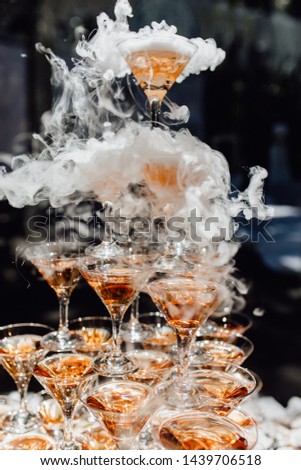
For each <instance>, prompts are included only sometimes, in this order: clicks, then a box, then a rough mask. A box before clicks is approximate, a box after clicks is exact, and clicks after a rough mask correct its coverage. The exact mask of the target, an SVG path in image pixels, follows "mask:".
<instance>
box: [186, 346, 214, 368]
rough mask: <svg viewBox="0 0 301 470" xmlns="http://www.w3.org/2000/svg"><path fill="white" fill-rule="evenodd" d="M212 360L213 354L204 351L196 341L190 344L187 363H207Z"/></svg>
mask: <svg viewBox="0 0 301 470" xmlns="http://www.w3.org/2000/svg"><path fill="white" fill-rule="evenodd" d="M213 360H214V356H213V355H212V354H208V353H206V352H205V351H204V349H203V348H202V347H201V345H200V344H198V342H195V343H193V344H192V345H191V347H190V350H189V363H190V364H193V365H200V366H201V365H203V364H209V362H212V361H213Z"/></svg>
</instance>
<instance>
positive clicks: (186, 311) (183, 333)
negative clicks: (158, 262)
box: [148, 274, 218, 407]
mask: <svg viewBox="0 0 301 470" xmlns="http://www.w3.org/2000/svg"><path fill="white" fill-rule="evenodd" d="M148 290H149V293H150V295H151V297H152V299H153V301H154V303H155V304H156V305H157V307H158V308H159V310H160V311H161V312H162V313H163V314H164V315H165V317H166V320H167V322H168V323H169V325H170V326H171V327H172V328H173V329H174V330H175V333H176V336H177V345H178V375H177V377H176V378H175V380H173V381H171V383H170V384H169V385H168V386H167V387H166V388H165V391H164V394H165V395H166V399H167V401H168V400H169V399H172V400H176V399H178V401H179V403H181V404H182V405H181V406H184V407H185V406H188V407H189V406H192V405H195V404H196V401H197V400H198V395H199V394H198V390H197V387H195V386H194V385H193V383H192V381H191V379H190V378H189V375H188V352H189V346H190V344H191V341H192V339H193V337H194V336H195V334H196V332H197V330H198V328H199V327H200V326H201V325H202V324H203V323H204V322H205V321H206V319H207V318H208V316H209V315H210V314H211V313H212V312H213V310H214V309H215V308H216V306H217V303H218V286H217V284H215V283H213V282H210V281H206V282H203V281H200V280H199V279H198V278H193V277H187V276H179V275H174V274H165V275H164V276H162V277H161V278H159V279H157V280H155V281H152V282H150V283H149V285H148Z"/></svg>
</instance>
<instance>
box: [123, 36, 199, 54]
mask: <svg viewBox="0 0 301 470" xmlns="http://www.w3.org/2000/svg"><path fill="white" fill-rule="evenodd" d="M152 39H154V40H155V41H156V40H160V41H164V40H169V41H178V42H179V41H181V43H182V44H185V45H189V46H192V48H193V49H194V51H193V52H192V54H191V56H190V58H192V57H193V55H194V54H195V53H196V51H197V50H198V46H197V44H195V43H194V42H192V40H191V39H189V38H187V37H185V36H182V35H180V34H176V33H175V34H171V33H169V32H166V31H162V32H161V33H160V32H159V31H158V32H154V31H152V32H150V33H144V34H140V35H139V34H138V33H136V34H135V35H134V34H133V35H132V36H129V37H124V38H123V39H120V40H119V41H118V42H117V43H116V47H117V48H118V49H119V51H120V52H121V53H122V54H124V52H126V51H122V44H123V45H125V44H126V43H130V42H131V41H133V42H134V43H137V42H138V41H139V42H141V43H143V42H144V43H145V41H148V42H150V48H149V49H148V50H151V40H152ZM142 50H145V51H147V49H143V48H140V49H135V50H134V51H133V52H138V51H142ZM166 50H168V51H174V50H176V49H175V47H171V48H170V43H169V48H167V49H166ZM129 52H130V50H129ZM180 53H182V52H181V51H180ZM183 54H184V53H183Z"/></svg>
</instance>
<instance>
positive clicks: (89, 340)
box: [72, 327, 111, 353]
mask: <svg viewBox="0 0 301 470" xmlns="http://www.w3.org/2000/svg"><path fill="white" fill-rule="evenodd" d="M72 333H73V332H72ZM74 333H76V334H77V335H78V336H80V337H81V338H82V339H83V340H84V345H83V346H80V347H78V348H77V351H82V352H87V353H90V352H92V353H93V352H95V351H100V350H106V348H107V347H109V344H110V342H109V339H110V337H111V333H110V332H109V330H106V329H105V328H95V327H85V328H82V329H81V330H76V331H74Z"/></svg>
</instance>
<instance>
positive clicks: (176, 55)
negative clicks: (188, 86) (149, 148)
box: [118, 34, 197, 126]
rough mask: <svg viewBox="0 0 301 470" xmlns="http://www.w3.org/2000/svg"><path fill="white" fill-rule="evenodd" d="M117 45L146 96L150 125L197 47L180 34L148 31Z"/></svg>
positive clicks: (155, 120) (156, 117)
mask: <svg viewBox="0 0 301 470" xmlns="http://www.w3.org/2000/svg"><path fill="white" fill-rule="evenodd" d="M118 48H119V50H120V52H121V54H122V55H123V57H124V59H125V60H126V62H127V63H128V65H129V67H130V69H131V71H132V73H133V75H134V77H135V79H136V80H137V82H138V84H139V85H140V87H141V88H142V90H143V91H144V93H145V94H146V96H147V98H148V101H149V104H150V109H151V119H152V122H153V125H155V126H156V125H158V121H159V114H160V109H161V104H162V101H163V99H164V97H165V95H166V93H167V92H168V90H169V89H170V88H171V87H172V85H173V84H174V83H175V81H176V80H177V78H178V77H179V76H180V74H181V73H182V72H183V70H184V69H185V67H186V65H187V64H188V63H189V62H190V60H191V58H192V56H193V55H194V53H195V52H196V50H197V46H196V45H195V44H193V43H192V42H191V41H189V40H188V39H187V38H185V37H183V36H178V35H174V36H169V35H165V34H162V35H155V34H150V35H148V36H143V37H141V36H140V37H132V38H130V39H125V40H124V41H121V42H120V43H119V44H118Z"/></svg>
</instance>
